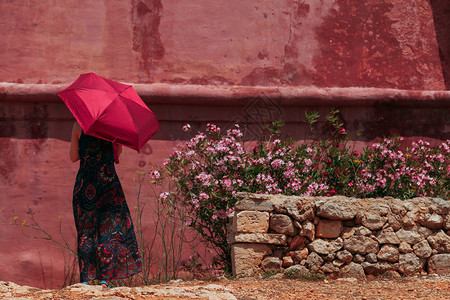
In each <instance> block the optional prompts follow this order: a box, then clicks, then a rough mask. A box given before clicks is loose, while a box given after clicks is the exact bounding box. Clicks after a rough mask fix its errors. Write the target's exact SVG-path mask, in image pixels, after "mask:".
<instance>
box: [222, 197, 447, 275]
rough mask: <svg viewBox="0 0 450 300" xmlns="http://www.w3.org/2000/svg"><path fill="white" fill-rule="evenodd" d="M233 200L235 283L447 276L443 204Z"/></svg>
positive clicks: (428, 201)
mask: <svg viewBox="0 0 450 300" xmlns="http://www.w3.org/2000/svg"><path fill="white" fill-rule="evenodd" d="M239 196H240V198H241V200H240V201H239V202H238V203H237V204H236V206H235V213H234V216H233V222H232V230H231V234H230V237H229V239H230V243H231V247H232V248H231V249H232V250H231V251H232V263H233V275H234V276H235V277H236V278H243V277H252V276H258V275H262V274H263V273H264V272H271V273H273V272H274V271H276V272H283V271H284V272H286V270H289V269H291V270H292V269H297V270H301V271H304V272H308V271H309V272H313V273H323V274H325V275H331V276H332V277H356V278H366V276H368V275H369V276H376V275H381V274H384V273H386V272H388V274H390V275H392V276H396V277H398V276H400V275H404V276H409V275H414V274H426V273H429V274H448V273H450V214H449V213H450V202H449V201H446V200H442V199H437V198H414V199H409V200H405V201H402V200H399V199H394V198H391V197H386V198H379V199H355V198H347V197H338V196H336V197H330V198H329V197H295V196H283V195H260V194H247V193H241V194H239ZM386 275H387V274H386Z"/></svg>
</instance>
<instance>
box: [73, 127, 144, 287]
mask: <svg viewBox="0 0 450 300" xmlns="http://www.w3.org/2000/svg"><path fill="white" fill-rule="evenodd" d="M79 145H80V151H79V153H80V169H79V171H78V174H77V178H76V181H75V186H74V190H73V212H74V217H75V225H76V228H77V234H78V260H79V266H80V279H81V281H82V282H83V281H90V280H93V279H99V280H113V279H122V278H126V277H129V276H132V275H134V274H136V273H139V272H140V271H141V267H142V261H141V256H140V253H139V249H138V244H137V240H136V235H135V232H134V228H133V223H132V220H131V216H130V211H129V209H128V206H127V203H126V201H125V195H124V193H123V189H122V186H121V184H120V181H119V178H118V176H117V174H116V170H115V168H114V151H113V145H112V143H110V142H108V141H105V140H102V139H98V138H96V137H92V136H89V135H85V134H84V133H82V134H81V137H80V141H79Z"/></svg>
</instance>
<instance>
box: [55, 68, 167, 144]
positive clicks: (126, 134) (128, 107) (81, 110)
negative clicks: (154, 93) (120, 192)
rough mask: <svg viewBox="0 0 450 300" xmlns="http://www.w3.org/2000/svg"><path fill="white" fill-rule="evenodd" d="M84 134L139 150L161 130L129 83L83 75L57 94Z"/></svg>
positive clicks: (91, 74)
mask: <svg viewBox="0 0 450 300" xmlns="http://www.w3.org/2000/svg"><path fill="white" fill-rule="evenodd" d="M58 96H59V97H60V98H61V99H62V100H63V101H64V103H65V104H66V105H67V107H68V108H69V110H70V111H71V112H72V114H73V115H74V117H75V119H77V121H78V123H79V124H80V126H81V128H82V129H83V131H84V133H85V134H88V135H92V136H95V137H98V138H101V139H104V140H107V141H111V142H114V143H118V144H122V145H124V146H127V147H129V148H131V149H135V150H137V151H139V150H140V149H141V148H142V147H143V146H144V145H145V143H146V142H147V141H148V140H149V139H150V138H151V137H152V136H153V135H154V134H155V133H156V132H157V131H158V130H159V129H160V127H159V123H158V121H157V120H156V117H155V115H154V114H153V112H152V111H151V110H150V109H149V108H148V107H147V105H145V103H144V102H143V101H142V99H141V98H140V97H139V96H138V94H137V93H136V91H135V90H134V89H133V87H132V86H131V85H126V84H122V83H118V82H115V81H112V80H109V79H106V78H103V77H101V76H98V75H96V74H94V73H88V74H82V75H80V77H78V79H77V80H75V82H74V83H72V84H71V85H70V86H69V87H67V88H66V89H64V90H62V91H61V92H59V93H58Z"/></svg>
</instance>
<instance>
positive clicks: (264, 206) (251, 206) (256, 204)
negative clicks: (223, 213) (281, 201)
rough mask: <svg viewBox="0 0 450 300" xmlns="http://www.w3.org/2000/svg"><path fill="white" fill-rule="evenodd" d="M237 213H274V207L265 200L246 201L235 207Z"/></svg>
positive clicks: (238, 203)
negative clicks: (246, 211) (245, 211)
mask: <svg viewBox="0 0 450 300" xmlns="http://www.w3.org/2000/svg"><path fill="white" fill-rule="evenodd" d="M234 208H235V210H236V211H244V210H249V211H268V212H270V211H272V210H273V205H272V203H270V202H269V201H267V200H265V199H244V200H241V201H238V202H236V204H235V205H234Z"/></svg>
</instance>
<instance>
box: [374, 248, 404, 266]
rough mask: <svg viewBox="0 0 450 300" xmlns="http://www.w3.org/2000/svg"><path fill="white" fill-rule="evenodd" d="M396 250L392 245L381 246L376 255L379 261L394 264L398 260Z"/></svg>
mask: <svg viewBox="0 0 450 300" xmlns="http://www.w3.org/2000/svg"><path fill="white" fill-rule="evenodd" d="M399 255H400V253H399V251H398V248H397V247H395V246H394V245H383V246H382V247H381V249H380V251H379V252H378V254H377V257H378V259H379V260H385V261H390V262H396V261H397V260H398V258H399Z"/></svg>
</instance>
